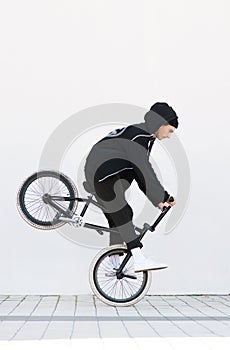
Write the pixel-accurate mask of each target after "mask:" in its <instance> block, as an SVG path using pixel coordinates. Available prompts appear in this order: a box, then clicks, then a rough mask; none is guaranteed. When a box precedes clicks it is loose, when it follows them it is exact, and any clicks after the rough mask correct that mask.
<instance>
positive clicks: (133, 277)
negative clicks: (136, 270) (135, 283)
mask: <svg viewBox="0 0 230 350" xmlns="http://www.w3.org/2000/svg"><path fill="white" fill-rule="evenodd" d="M123 277H126V278H131V279H132V280H136V279H137V277H136V276H133V275H125V274H124V275H123Z"/></svg>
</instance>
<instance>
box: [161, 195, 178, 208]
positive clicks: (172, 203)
mask: <svg viewBox="0 0 230 350" xmlns="http://www.w3.org/2000/svg"><path fill="white" fill-rule="evenodd" d="M170 198H171V197H170ZM170 198H169V199H168V200H167V201H166V202H164V203H163V202H161V203H159V204H158V208H159V209H160V210H161V211H163V210H164V208H165V207H169V206H170V207H173V206H174V205H175V204H176V199H175V198H173V199H174V200H173V201H170Z"/></svg>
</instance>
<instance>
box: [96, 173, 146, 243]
mask: <svg viewBox="0 0 230 350" xmlns="http://www.w3.org/2000/svg"><path fill="white" fill-rule="evenodd" d="M129 186H130V182H128V181H127V180H125V179H122V178H120V176H119V175H114V176H111V177H109V178H107V179H106V180H104V181H102V182H97V181H95V183H94V187H95V190H96V195H95V196H96V199H97V201H98V202H99V203H101V204H102V205H103V206H104V207H105V208H106V211H104V214H105V216H106V218H107V220H108V223H109V226H110V227H117V229H118V233H117V234H116V233H111V234H110V245H112V244H118V243H123V242H126V244H127V245H128V247H130V249H132V248H133V247H142V244H141V242H140V241H139V239H138V236H137V235H136V232H135V230H134V226H133V223H132V218H133V211H132V208H131V207H130V206H129V205H128V203H127V201H126V198H125V191H126V190H127V189H128V187H129Z"/></svg>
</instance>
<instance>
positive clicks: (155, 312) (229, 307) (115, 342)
mask: <svg viewBox="0 0 230 350" xmlns="http://www.w3.org/2000/svg"><path fill="white" fill-rule="evenodd" d="M146 346H148V347H151V348H155V349H157V350H158V349H159V350H161V349H163V350H165V349H167V350H169V349H170V350H175V349H176V350H177V349H183V350H184V349H185V348H186V350H187V349H190V348H191V349H194V348H195V349H196V350H199V349H202V350H203V349H204V350H206V349H207V350H222V349H223V350H229V349H230V295H199V296H198V295H160V296H157V295H147V296H146V297H145V298H144V299H142V300H141V301H140V302H139V303H137V304H135V305H133V306H129V307H111V306H108V305H106V304H104V303H102V302H101V301H100V300H98V299H97V298H96V297H94V296H93V295H76V296H74V295H73V296H72V295H0V349H4V350H8V349H9V350H11V349H21V348H23V350H26V349H27V347H28V349H29V348H30V349H31V348H32V349H33V350H34V349H35V350H36V349H46V348H47V349H52V348H54V347H55V350H58V349H70V350H72V349H87V348H89V347H93V349H107V348H108V349H110V350H112V349H116V350H117V349H118V348H119V350H121V349H126V350H127V349H132V350H133V349H134V350H135V349H144V348H145V349H146Z"/></svg>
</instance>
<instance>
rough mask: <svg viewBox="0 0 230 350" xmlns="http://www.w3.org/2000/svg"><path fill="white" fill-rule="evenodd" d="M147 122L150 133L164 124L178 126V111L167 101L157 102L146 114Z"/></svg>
mask: <svg viewBox="0 0 230 350" xmlns="http://www.w3.org/2000/svg"><path fill="white" fill-rule="evenodd" d="M144 119H145V123H146V126H147V128H148V130H149V132H150V133H152V132H155V131H157V130H158V129H159V127H160V126H162V125H168V124H170V125H172V126H174V127H175V128H178V116H177V114H176V112H175V111H174V110H173V109H172V107H170V106H169V105H168V104H167V103H165V102H157V103H155V104H154V105H153V106H152V107H151V108H150V111H149V112H147V113H146V114H145V117H144Z"/></svg>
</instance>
